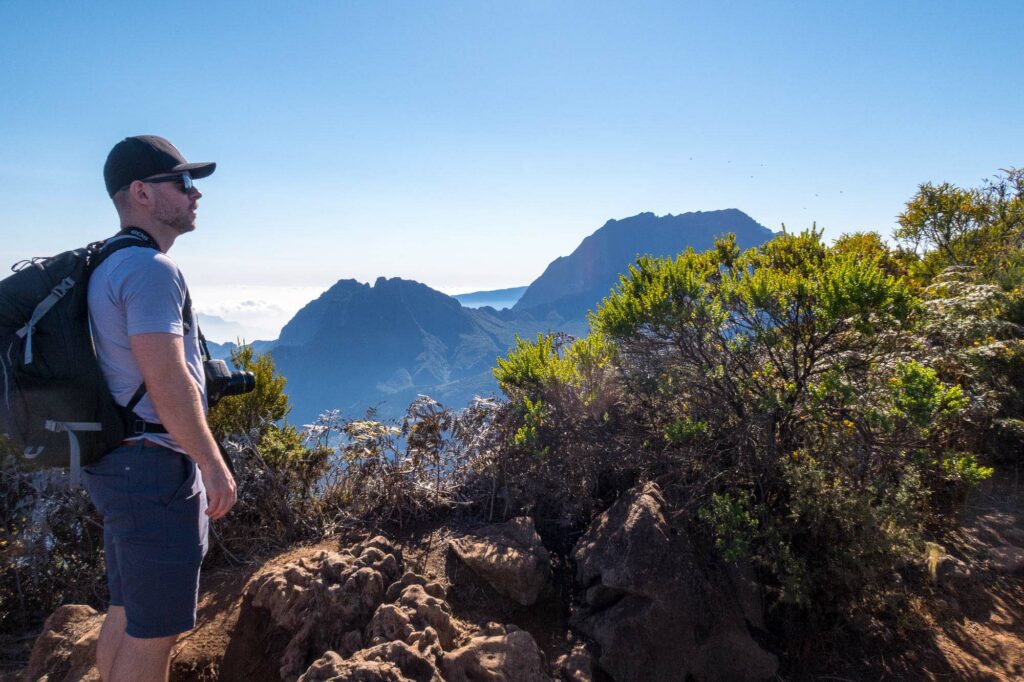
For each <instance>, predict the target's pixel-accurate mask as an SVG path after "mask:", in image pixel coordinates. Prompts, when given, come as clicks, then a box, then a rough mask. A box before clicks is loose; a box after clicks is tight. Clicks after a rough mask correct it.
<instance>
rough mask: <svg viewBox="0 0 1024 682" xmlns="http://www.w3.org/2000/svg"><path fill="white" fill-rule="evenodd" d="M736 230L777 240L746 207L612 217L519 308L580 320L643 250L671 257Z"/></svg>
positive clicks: (745, 243) (533, 287)
mask: <svg viewBox="0 0 1024 682" xmlns="http://www.w3.org/2000/svg"><path fill="white" fill-rule="evenodd" d="M727 232H732V233H734V234H735V235H736V241H737V243H738V244H739V245H740V247H741V248H744V249H747V248H751V247H754V246H757V245H759V244H763V243H764V242H766V241H768V240H769V239H771V238H772V237H773V236H774V235H773V233H772V231H771V230H769V229H768V228H766V227H764V226H763V225H761V224H759V223H758V222H756V221H755V220H754V219H753V218H751V217H750V216H748V215H747V214H746V213H743V212H742V211H740V210H737V209H734V208H730V209H725V210H722V211H697V212H695V213H683V214H681V215H666V216H662V217H658V216H656V215H654V214H653V213H641V214H639V215H635V216H633V217H631V218H624V219H622V220H609V221H608V222H607V223H605V224H604V226H603V227H601V228H600V229H599V230H597V231H596V232H594V233H593V234H592V235H590V236H589V237H587V238H586V239H584V240H583V242H582V243H580V245H579V246H578V247H576V250H575V251H573V252H572V253H571V254H569V255H568V256H563V257H560V258H556V259H555V260H554V261H552V262H551V264H550V265H548V267H547V269H546V270H545V271H544V274H542V275H541V276H540V277H538V278H537V279H536V280H534V281H533V283H532V284H530V286H529V287H528V288H527V290H526V292H525V293H524V294H523V296H522V298H520V299H519V301H518V302H517V303H516V305H515V306H514V307H513V310H515V311H517V312H522V311H527V310H531V309H532V310H533V312H534V314H535V315H536V314H538V313H540V312H541V311H544V312H547V311H555V312H557V313H558V314H559V315H561V316H562V317H565V318H566V319H570V320H571V319H579V318H581V317H583V316H584V315H585V314H586V311H587V310H592V309H593V308H595V307H596V306H597V304H598V303H599V302H600V301H601V300H602V299H603V298H604V297H606V296H607V295H608V293H609V291H610V290H611V288H612V287H613V286H615V284H617V283H618V275H619V273H622V272H625V271H626V269H627V268H628V266H629V264H630V263H632V262H633V261H634V260H636V257H637V256H638V255H645V254H651V255H655V256H669V255H674V254H677V253H680V252H681V251H684V250H686V248H687V247H693V248H694V249H695V250H697V251H702V250H704V249H708V248H711V246H713V245H714V239H715V237H717V236H719V235H723V234H725V233H727Z"/></svg>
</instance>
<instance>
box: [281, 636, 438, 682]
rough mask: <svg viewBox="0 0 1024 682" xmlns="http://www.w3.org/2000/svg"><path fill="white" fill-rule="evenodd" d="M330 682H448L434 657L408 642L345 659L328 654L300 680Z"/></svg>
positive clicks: (384, 646) (314, 664)
mask: <svg viewBox="0 0 1024 682" xmlns="http://www.w3.org/2000/svg"><path fill="white" fill-rule="evenodd" d="M327 680H337V681H338V682H341V681H346V682H348V681H353V682H355V681H357V680H358V681H360V682H362V681H364V680H365V681H366V682H377V681H378V680H379V681H381V682H391V681H394V682H444V680H443V678H442V677H441V674H440V673H439V672H438V670H437V666H436V665H434V655H433V652H431V651H424V650H423V649H420V648H418V647H417V646H414V645H409V644H406V643H404V642H388V643H386V644H379V645H377V646H374V647H370V648H369V649H363V650H361V651H358V652H356V653H355V654H353V655H352V657H351V658H348V659H344V658H342V657H341V656H340V655H338V654H337V653H335V652H333V651H328V652H327V653H326V654H324V655H323V656H322V657H321V658H319V659H318V660H317V661H316V662H314V663H313V665H311V666H310V667H309V669H308V670H307V671H306V672H305V673H304V674H303V675H302V677H300V678H299V682H326V681H327Z"/></svg>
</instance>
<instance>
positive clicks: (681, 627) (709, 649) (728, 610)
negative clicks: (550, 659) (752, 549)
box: [572, 483, 778, 682]
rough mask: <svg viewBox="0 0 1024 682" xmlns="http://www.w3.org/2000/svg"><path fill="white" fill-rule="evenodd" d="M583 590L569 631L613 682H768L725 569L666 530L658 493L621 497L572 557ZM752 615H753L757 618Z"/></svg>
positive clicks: (649, 488)
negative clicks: (591, 648)
mask: <svg viewBox="0 0 1024 682" xmlns="http://www.w3.org/2000/svg"><path fill="white" fill-rule="evenodd" d="M574 556H575V559H576V565H577V579H578V581H579V582H580V583H581V584H582V585H583V586H584V587H585V588H586V593H585V598H584V604H583V605H582V606H581V607H579V608H577V609H576V610H575V611H574V613H573V616H572V623H573V625H574V626H575V627H576V628H577V629H579V630H580V631H581V632H583V633H584V634H586V635H588V636H589V637H591V638H593V639H594V640H595V641H596V642H597V644H598V645H599V647H600V651H601V656H600V658H599V659H598V664H599V665H600V667H601V668H602V669H603V670H604V671H605V672H607V673H608V674H609V675H611V677H612V678H613V679H615V680H616V682H631V681H634V680H637V681H639V680H643V681H645V682H658V681H662V680H664V681H665V682H669V681H673V682H674V681H676V680H683V679H693V680H695V681H696V682H704V681H711V680H730V681H732V680H736V681H739V680H750V681H754V680H767V679H770V678H771V677H773V676H774V675H775V673H776V671H777V669H778V660H777V659H776V657H775V656H774V655H772V654H770V653H768V652H766V651H764V650H763V649H762V648H761V647H760V646H759V645H758V644H757V642H755V641H754V640H753V639H752V638H751V636H750V634H749V632H748V629H747V624H748V619H749V620H750V621H751V623H752V624H757V623H756V622H755V621H760V620H761V616H760V615H759V613H751V614H750V615H749V616H746V617H745V616H744V608H746V610H747V611H751V610H752V609H754V604H752V603H751V602H750V600H744V602H745V603H743V604H741V603H740V602H739V600H738V599H737V597H736V594H735V590H736V587H735V586H734V585H733V583H732V581H731V580H730V577H729V574H728V573H729V572H728V571H727V570H726V568H725V567H724V566H722V565H721V563H719V562H718V561H717V560H715V559H713V558H704V557H698V556H697V555H696V553H695V551H694V548H693V545H692V543H691V541H690V539H689V536H687V535H686V533H684V532H682V531H681V530H679V529H676V528H673V527H672V525H671V524H670V523H669V521H668V519H667V517H666V513H665V501H664V499H663V497H662V495H661V490H660V489H659V488H658V486H657V485H655V484H653V483H648V484H646V485H644V486H643V487H642V488H637V489H633V490H632V491H630V492H629V493H626V494H625V495H623V496H622V497H621V498H620V499H619V500H618V501H617V502H616V503H615V504H614V505H613V506H612V507H611V508H610V509H609V510H608V511H606V512H605V513H604V514H602V515H601V516H599V517H598V518H597V519H596V520H595V521H594V522H593V523H592V524H591V526H590V528H589V529H588V530H587V532H586V534H585V535H584V536H583V537H582V538H581V539H580V541H579V543H577V545H576V548H575V550H574ZM757 610H758V611H759V609H757Z"/></svg>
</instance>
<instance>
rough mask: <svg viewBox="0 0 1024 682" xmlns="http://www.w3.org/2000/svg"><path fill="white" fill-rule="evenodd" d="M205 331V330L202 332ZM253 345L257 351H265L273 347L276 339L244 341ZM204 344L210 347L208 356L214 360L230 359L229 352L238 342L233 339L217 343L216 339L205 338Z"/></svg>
mask: <svg viewBox="0 0 1024 682" xmlns="http://www.w3.org/2000/svg"><path fill="white" fill-rule="evenodd" d="M204 333H205V332H204ZM246 343H247V344H249V345H251V346H252V347H253V350H255V351H256V352H257V353H266V352H267V351H269V350H271V349H273V347H274V346H276V345H277V341H252V342H248V341H247V342H246ZM206 345H207V346H209V348H210V357H212V358H213V359H214V360H228V361H230V360H231V352H232V351H233V350H235V349H236V348H238V344H236V343H235V342H233V341H229V342H228V343H217V342H216V341H210V340H209V339H207V340H206Z"/></svg>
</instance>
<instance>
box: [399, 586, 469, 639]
mask: <svg viewBox="0 0 1024 682" xmlns="http://www.w3.org/2000/svg"><path fill="white" fill-rule="evenodd" d="M395 605H396V606H397V607H398V608H399V609H401V611H402V613H404V614H405V615H406V617H407V618H408V619H409V622H410V624H411V625H412V627H413V630H416V631H423V630H426V629H427V628H431V629H433V630H434V632H435V633H436V635H437V638H438V640H439V641H440V644H441V647H443V648H444V649H445V650H446V651H447V650H449V649H452V648H454V647H455V645H456V643H457V642H458V640H459V637H460V636H461V635H462V628H461V626H460V624H459V622H458V621H457V620H456V619H455V618H453V617H452V613H451V607H450V606H448V602H446V601H445V600H443V599H438V598H437V597H434V596H432V595H430V594H427V591H426V590H425V589H424V588H423V587H422V586H421V585H410V586H408V587H406V588H405V589H404V590H403V591H402V594H401V596H400V597H399V598H398V601H397V602H396V604H395Z"/></svg>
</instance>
